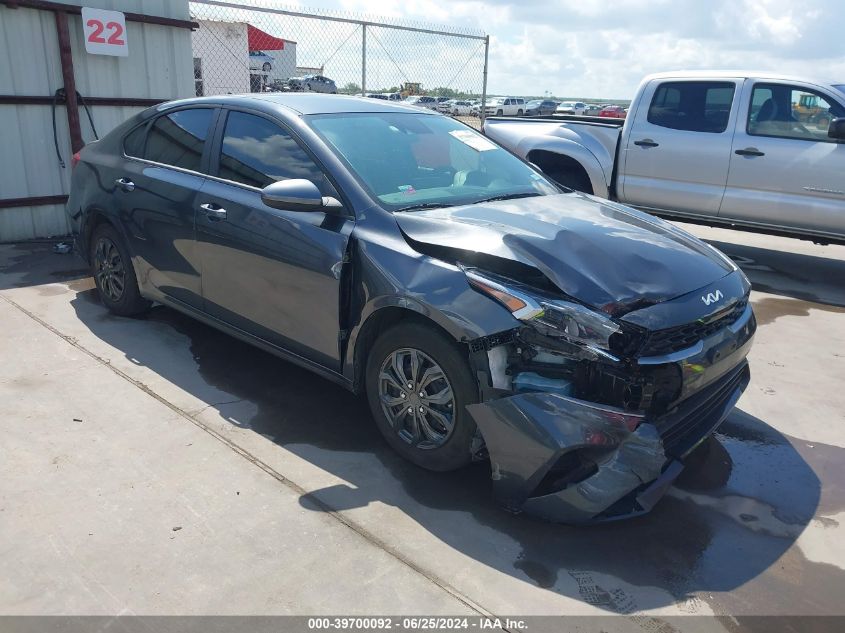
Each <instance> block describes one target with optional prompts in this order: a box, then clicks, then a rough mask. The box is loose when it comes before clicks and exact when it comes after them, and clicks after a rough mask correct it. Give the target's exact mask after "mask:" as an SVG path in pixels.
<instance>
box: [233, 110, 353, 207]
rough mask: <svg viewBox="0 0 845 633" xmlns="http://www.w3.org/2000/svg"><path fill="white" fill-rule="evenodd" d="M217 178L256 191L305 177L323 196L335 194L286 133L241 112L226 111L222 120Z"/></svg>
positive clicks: (303, 151) (261, 118) (270, 122)
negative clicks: (226, 113) (280, 181)
mask: <svg viewBox="0 0 845 633" xmlns="http://www.w3.org/2000/svg"><path fill="white" fill-rule="evenodd" d="M218 175H219V176H220V178H225V179H226V180H232V181H234V182H239V183H242V184H245V185H250V186H252V187H258V188H259V189H263V188H264V187H266V186H267V185H269V184H270V183H273V182H276V181H278V180H289V179H291V178H305V179H307V180H310V181H311V182H313V183H314V184H315V185H317V187H319V188H320V191H322V192H323V194H324V195H336V193H334V190H333V189H331V185H329V184H328V182H327V181H326V178H325V176H324V175H323V172H322V170H321V169H320V168H319V167H318V166H317V165H316V163H314V161H313V160H311V157H310V156H309V155H308V154H306V153H305V150H303V149H302V148H301V147H300V146H299V144H298V143H297V142H296V141H295V140H294V139H293V137H292V136H291V135H290V134H288V132H286V131H285V130H283V129H282V128H281V127H279V126H278V125H276V124H275V123H273V122H272V121H268V120H267V119H265V118H263V117H260V116H255V115H253V114H246V113H245V112H230V113H229V116H228V117H227V118H226V129H225V131H224V133H223V146H222V148H221V153H220V172H219V174H218Z"/></svg>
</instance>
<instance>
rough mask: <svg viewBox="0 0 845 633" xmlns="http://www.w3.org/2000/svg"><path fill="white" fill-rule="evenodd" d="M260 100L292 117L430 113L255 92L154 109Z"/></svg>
mask: <svg viewBox="0 0 845 633" xmlns="http://www.w3.org/2000/svg"><path fill="white" fill-rule="evenodd" d="M256 101H260V102H262V103H265V104H268V105H271V106H273V105H275V106H279V107H282V108H285V109H287V110H291V111H293V112H294V113H296V114H306V115H307V114H335V113H341V112H406V113H410V112H413V113H414V114H431V115H432V116H435V115H434V114H433V113H429V112H426V111H425V110H420V109H419V108H414V107H412V106H406V105H402V104H401V102H396V101H388V100H386V99H373V98H370V97H351V96H346V95H327V94H321V93H314V92H264V93H262V92H258V93H246V94H240V95H219V96H215V97H195V98H191V99H179V100H177V101H168V102H167V103H163V104H161V105H159V106H158V108H157V109H158V110H164V109H169V108H172V107H176V106H180V107H181V106H187V105H193V104H197V105H203V104H205V105H211V104H216V105H228V106H239V107H255V102H256Z"/></svg>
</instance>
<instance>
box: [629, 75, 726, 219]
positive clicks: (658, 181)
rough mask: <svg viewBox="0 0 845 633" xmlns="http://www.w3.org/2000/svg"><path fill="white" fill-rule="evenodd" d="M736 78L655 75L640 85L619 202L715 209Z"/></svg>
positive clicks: (711, 212) (699, 211)
mask: <svg viewBox="0 0 845 633" xmlns="http://www.w3.org/2000/svg"><path fill="white" fill-rule="evenodd" d="M740 82H741V80H738V79H719V80H715V79H714V80H703V81H701V80H696V81H678V80H654V81H653V82H652V83H651V84H650V85H649V86H648V87H647V88H646V89H645V90H644V92H643V94H642V97H641V102H640V106H639V107H638V108H637V109H636V113H634V114H633V115H632V116H633V117H634V120H633V121H632V125H631V129H630V132H629V133H628V136H627V138H626V139H625V146H624V147H623V152H622V157H621V159H622V161H623V164H622V166H621V169H620V172H619V173H620V176H619V185H620V186H619V191H620V197H621V198H622V200H623V201H624V202H627V203H629V204H633V205H637V206H641V207H646V208H653V209H665V210H669V211H680V212H682V213H687V214H691V215H704V216H716V215H717V214H718V212H719V205H720V203H721V201H722V195H723V194H724V191H725V185H726V183H727V180H728V165H729V163H730V151H731V136H732V133H733V127H734V121H735V119H736V116H737V101H738V99H736V98H735V96H736V95H737V93H738V89H737V85H738V84H739V83H740Z"/></svg>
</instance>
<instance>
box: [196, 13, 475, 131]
mask: <svg viewBox="0 0 845 633" xmlns="http://www.w3.org/2000/svg"><path fill="white" fill-rule="evenodd" d="M190 9H191V17H192V19H193V20H194V21H196V22H197V23H198V24H199V28H198V29H197V30H196V31H194V33H193V34H192V39H191V47H192V52H193V58H194V82H195V88H196V94H197V95H200V96H201V95H216V94H238V93H245V92H275V91H278V92H287V91H293V92H298V91H311V92H323V93H331V94H349V95H360V96H366V97H370V98H374V99H388V100H393V101H400V100H403V101H407V102H409V103H413V104H415V105H417V106H419V107H428V108H431V109H437V110H438V111H440V112H443V113H446V114H450V115H452V116H456V117H458V118H460V119H461V120H463V121H465V122H467V123H470V124H472V125H475V126H478V125H479V123H480V120H481V118H482V117H483V113H484V108H483V104H484V102H485V97H486V84H487V52H488V47H489V38H488V37H487V36H486V35H485V34H483V33H481V32H479V31H474V30H470V29H462V28H455V27H447V26H439V25H438V26H437V27H434V26H431V25H424V24H418V23H414V22H409V21H399V20H391V19H379V18H374V17H370V16H359V15H353V14H345V13H341V12H337V11H328V10H305V9H302V8H300V7H296V8H292V7H287V6H284V5H281V4H279V3H276V2H273V1H271V0H264V1H262V0H241V1H240V2H218V1H215V0H202V1H200V2H191V3H190Z"/></svg>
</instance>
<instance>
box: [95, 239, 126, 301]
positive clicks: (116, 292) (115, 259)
mask: <svg viewBox="0 0 845 633" xmlns="http://www.w3.org/2000/svg"><path fill="white" fill-rule="evenodd" d="M94 269H95V276H96V278H97V286H98V287H99V289H100V292H102V293H103V294H104V295H105V296H106V297H107V298H108V299H109V300H110V301H112V302H114V303H117V302H119V301H120V299H121V298H122V297H123V291H124V288H125V285H126V284H125V282H126V270H125V269H124V267H123V259H122V258H121V256H120V251H118V250H117V246H116V245H115V243H114V242H112V241H111V240H110V239H109V238H107V237H101V238H100V239H99V240H97V246H96V248H95V249H94Z"/></svg>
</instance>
